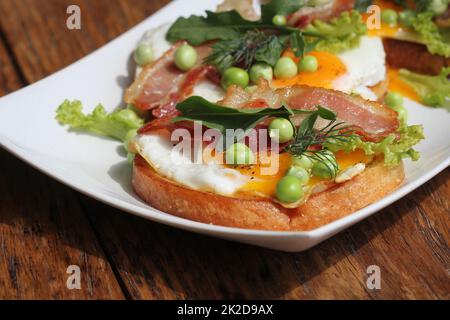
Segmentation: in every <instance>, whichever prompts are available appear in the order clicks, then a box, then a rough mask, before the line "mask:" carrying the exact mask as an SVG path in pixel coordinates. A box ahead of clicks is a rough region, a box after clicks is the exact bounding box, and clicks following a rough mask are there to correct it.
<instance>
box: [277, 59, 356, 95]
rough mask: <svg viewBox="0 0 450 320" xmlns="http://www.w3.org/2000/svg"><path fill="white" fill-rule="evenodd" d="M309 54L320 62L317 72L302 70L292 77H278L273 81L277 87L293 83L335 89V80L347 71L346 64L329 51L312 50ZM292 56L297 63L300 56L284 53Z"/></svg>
mask: <svg viewBox="0 0 450 320" xmlns="http://www.w3.org/2000/svg"><path fill="white" fill-rule="evenodd" d="M308 55H311V56H314V57H316V59H317V62H318V63H319V67H318V69H317V71H315V72H300V73H299V74H298V75H297V76H295V77H293V78H291V79H277V80H274V81H273V82H272V86H274V87H275V88H283V87H287V86H293V85H308V86H311V87H320V88H327V89H333V81H334V80H336V79H338V78H339V77H341V76H343V75H344V74H346V73H347V68H346V66H345V64H344V63H343V62H342V61H341V60H340V59H339V57H338V56H336V55H334V54H332V53H328V52H316V51H314V52H310V53H308ZM283 56H287V57H290V58H292V59H293V60H294V61H295V62H296V63H298V62H299V61H300V58H297V57H295V55H294V54H293V53H292V52H290V51H287V52H285V53H284V54H283Z"/></svg>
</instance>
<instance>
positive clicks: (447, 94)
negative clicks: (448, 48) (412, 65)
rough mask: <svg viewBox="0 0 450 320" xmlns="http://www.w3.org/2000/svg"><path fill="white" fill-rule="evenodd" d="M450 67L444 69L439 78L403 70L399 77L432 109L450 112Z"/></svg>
mask: <svg viewBox="0 0 450 320" xmlns="http://www.w3.org/2000/svg"><path fill="white" fill-rule="evenodd" d="M449 75H450V67H447V68H443V69H442V71H441V73H440V74H439V75H437V76H427V75H423V74H419V73H415V72H411V71H409V70H405V69H401V70H400V73H399V76H400V79H402V80H403V81H404V82H406V83H407V84H409V85H410V86H411V87H412V88H413V89H414V91H416V92H417V94H418V95H419V96H420V97H421V98H422V102H423V103H424V104H426V105H429V106H432V107H443V108H446V109H448V110H450V80H448V79H447V77H448V76H449Z"/></svg>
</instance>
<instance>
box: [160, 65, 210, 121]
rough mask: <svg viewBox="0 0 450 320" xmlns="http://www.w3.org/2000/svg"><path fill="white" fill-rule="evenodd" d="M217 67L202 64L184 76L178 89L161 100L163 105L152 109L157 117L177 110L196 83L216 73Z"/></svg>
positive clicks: (190, 93)
mask: <svg viewBox="0 0 450 320" xmlns="http://www.w3.org/2000/svg"><path fill="white" fill-rule="evenodd" d="M215 73H216V69H215V68H214V67H213V66H207V65H201V66H199V67H197V68H195V69H193V70H191V71H189V72H188V73H186V75H185V76H184V78H183V80H182V81H181V83H180V84H179V86H178V88H177V91H176V92H173V93H171V94H170V95H169V96H168V97H167V98H166V99H163V100H162V101H161V103H162V104H161V105H159V106H158V107H157V108H155V109H154V110H153V111H152V114H153V116H155V117H156V118H161V117H164V116H165V115H167V114H169V113H171V112H172V111H173V110H175V107H176V105H177V103H178V102H180V101H182V100H184V99H186V98H187V97H189V96H191V95H192V93H193V91H194V87H195V85H196V84H197V83H198V82H200V81H201V80H202V79H205V78H206V77H207V76H209V75H214V74H215Z"/></svg>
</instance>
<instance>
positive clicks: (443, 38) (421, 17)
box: [412, 12, 450, 58]
mask: <svg viewBox="0 0 450 320" xmlns="http://www.w3.org/2000/svg"><path fill="white" fill-rule="evenodd" d="M433 18H434V15H433V13H431V12H423V13H419V14H418V15H417V17H416V18H415V19H414V21H413V23H412V26H413V28H414V30H415V31H416V32H417V33H418V34H419V35H420V39H421V42H422V43H423V44H424V45H426V46H427V48H428V51H430V52H431V53H432V54H436V55H440V56H444V57H446V58H450V40H449V39H448V34H445V33H444V32H443V30H440V29H439V27H438V26H437V25H436V24H435V23H434V21H433Z"/></svg>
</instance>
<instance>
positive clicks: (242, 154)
mask: <svg viewBox="0 0 450 320" xmlns="http://www.w3.org/2000/svg"><path fill="white" fill-rule="evenodd" d="M225 161H226V163H227V164H230V165H249V164H253V163H255V156H254V155H253V152H252V150H250V148H249V147H247V146H246V145H245V144H243V143H235V144H233V145H232V146H231V147H229V148H228V149H227V151H226V152H225Z"/></svg>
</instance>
